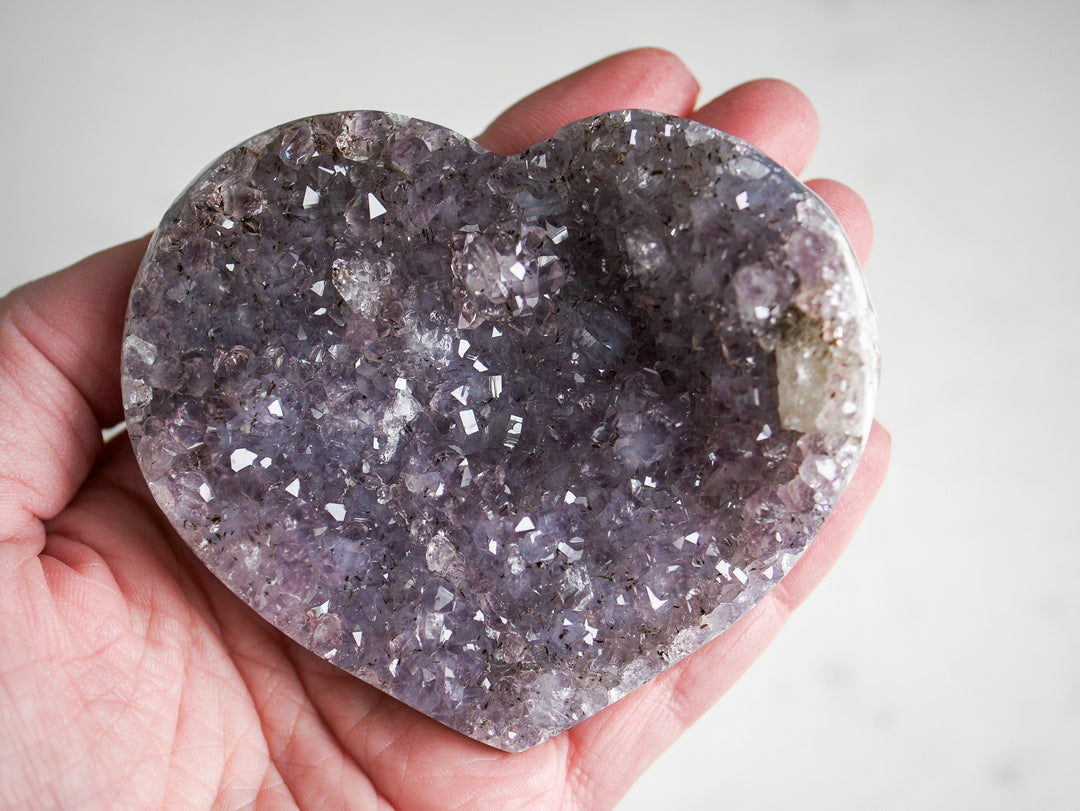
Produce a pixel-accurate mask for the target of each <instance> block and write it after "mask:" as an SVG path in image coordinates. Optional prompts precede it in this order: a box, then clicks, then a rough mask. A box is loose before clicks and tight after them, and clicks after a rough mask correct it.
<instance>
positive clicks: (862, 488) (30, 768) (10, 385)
mask: <svg viewBox="0 0 1080 811" xmlns="http://www.w3.org/2000/svg"><path fill="white" fill-rule="evenodd" d="M696 95H697V84H696V82H695V81H694V79H693V77H692V76H691V75H690V74H689V73H688V72H687V70H686V68H685V67H684V66H683V65H682V63H681V62H679V61H678V59H676V58H675V57H673V56H671V55H670V54H667V53H665V52H662V51H655V50H641V51H633V52H628V53H625V54H620V55H618V56H615V57H611V58H610V59H607V60H605V61H603V62H600V63H597V64H595V65H592V66H590V67H588V68H585V69H584V70H582V71H580V72H579V73H576V74H574V75H572V76H570V77H567V78H565V79H562V80H560V81H559V82H556V83H555V84H553V85H550V86H549V87H546V88H544V89H543V90H540V91H538V92H537V93H535V94H533V95H532V96H530V97H529V98H527V99H525V100H523V101H521V102H519V103H518V104H516V105H515V106H513V107H512V108H510V109H509V110H507V111H506V112H505V113H504V114H503V115H502V116H500V117H499V118H498V119H497V120H496V121H495V122H494V123H493V124H492V125H491V127H489V129H488V130H487V132H486V133H485V134H484V135H483V136H482V137H481V138H480V141H481V143H483V144H484V145H485V146H487V147H488V148H490V149H494V150H497V151H500V152H505V153H513V152H517V151H519V150H521V149H524V148H526V147H528V146H530V145H532V144H533V143H535V142H536V141H539V140H542V139H544V138H546V137H548V136H549V135H550V134H551V133H552V132H554V131H555V130H556V129H558V128H559V127H560V126H562V125H563V124H565V123H568V122H570V121H573V120H577V119H579V118H583V117H585V116H588V115H591V114H594V113H598V112H602V111H606V110H611V109H619V108H625V107H644V108H650V109H655V110H660V111H663V112H668V113H673V114H676V115H680V116H685V117H690V118H695V119H698V120H700V121H703V122H705V123H707V124H710V125H712V126H714V127H718V128H720V129H724V130H726V131H728V132H731V133H733V134H736V135H740V136H742V137H744V138H746V139H747V140H750V141H751V142H754V143H755V144H757V145H758V146H759V147H760V148H762V149H763V150H765V151H766V152H768V153H769V154H770V155H771V156H772V157H773V158H774V159H775V160H777V161H779V162H780V163H782V164H784V165H786V166H788V168H790V169H792V171H796V172H797V171H800V170H801V169H802V168H803V166H804V165H805V163H806V161H807V160H808V159H809V157H810V153H811V152H812V150H813V147H814V143H815V141H816V138H817V123H816V117H815V115H814V112H813V109H812V108H811V107H810V105H809V102H807V100H806V99H805V97H803V96H802V95H801V94H800V93H799V92H798V91H797V90H795V89H794V88H792V87H791V86H790V85H787V84H784V83H782V82H776V81H759V82H752V83H750V84H747V85H742V86H741V87H738V88H735V89H734V90H732V91H729V92H728V93H726V94H724V95H723V96H721V97H719V98H717V99H715V100H714V101H712V102H710V103H709V104H706V105H704V106H703V107H700V108H698V109H695V100H696ZM811 185H812V187H813V188H815V190H816V191H818V193H819V194H821V196H822V197H824V198H825V200H826V202H828V203H829V204H830V205H832V206H833V208H834V210H836V211H837V213H838V215H839V216H840V218H841V220H842V221H843V223H844V225H845V227H846V228H847V230H848V233H849V235H850V236H851V239H852V242H853V243H854V245H855V248H856V250H857V252H858V253H859V254H860V255H861V256H862V257H863V258H865V256H866V254H867V252H868V251H869V242H870V225H869V218H868V216H867V214H866V211H865V208H864V207H863V205H862V203H861V201H860V200H859V199H858V197H856V196H855V195H854V193H852V192H851V191H849V190H848V189H847V188H846V187H845V186H842V185H841V184H838V183H834V182H831V181H818V182H816V183H812V184H811ZM145 245H146V243H145V240H138V241H136V242H133V243H128V244H126V245H122V246H119V247H117V248H113V249H111V250H108V251H105V252H103V253H100V254H98V255H96V256H93V257H90V258H89V259H86V260H84V261H82V262H80V263H79V264H77V265H75V266H74V267H72V268H69V269H67V270H65V271H62V272H60V273H58V274H55V275H53V276H50V277H48V278H45V279H42V280H40V281H38V282H35V283H33V284H31V285H28V286H26V287H24V288H21V289H19V290H17V291H15V292H14V293H12V294H11V295H10V296H8V297H7V298H5V299H4V300H3V301H2V302H0V806H3V807H18V808H34V807H39V806H41V807H44V806H49V807H51V806H62V807H69V806H74V805H89V806H92V807H97V806H100V807H108V808H121V807H140V808H141V807H150V806H153V807H160V806H166V807H169V808H178V807H188V806H191V807H207V806H215V807H223V808H228V807H241V806H249V805H253V804H256V805H259V806H260V807H261V806H266V807H270V808H276V807H290V806H294V805H298V806H300V807H305V808H309V807H319V808H322V807H340V806H351V807H359V808H367V807H400V808H440V809H441V808H458V807H479V808H500V809H502V808H515V807H522V806H527V807H540V808H543V807H550V808H573V807H582V808H596V807H608V806H611V805H613V804H614V803H615V802H616V801H617V800H618V798H619V797H620V796H621V795H622V794H623V792H624V791H625V790H626V788H627V787H628V786H629V785H630V783H632V782H633V780H634V778H635V777H636V776H637V775H638V774H640V773H641V771H642V770H643V769H644V768H645V767H646V766H647V765H648V764H649V763H650V762H651V761H652V760H653V759H654V758H655V757H656V756H657V755H658V754H659V753H660V752H661V751H662V750H663V749H664V748H665V747H666V746H667V745H668V744H670V743H671V741H672V740H674V738H675V737H677V736H678V735H679V733H680V732H682V730H684V729H685V728H686V727H687V726H688V725H689V724H690V723H692V722H693V720H694V719H695V718H696V717H697V716H698V715H700V714H701V713H702V712H703V711H704V710H705V709H706V708H707V707H708V706H709V705H710V704H712V703H713V702H714V701H715V700H716V699H717V698H718V697H719V696H720V695H721V694H722V693H723V692H724V690H725V689H726V688H727V687H728V686H729V685H730V684H731V683H732V682H733V681H734V680H735V679H736V678H738V676H739V675H740V674H741V673H742V672H743V671H744V670H745V669H746V667H747V666H748V665H749V664H750V662H752V661H753V659H754V658H755V657H756V656H757V654H758V653H759V652H760V651H761V650H762V649H763V648H764V647H765V645H766V644H767V643H768V642H769V640H770V639H771V638H772V636H773V635H774V634H775V633H776V631H777V630H778V629H779V627H780V625H781V624H782V623H783V621H784V618H785V617H786V615H787V613H788V612H789V611H790V609H791V608H792V607H793V606H794V605H796V604H797V603H798V602H799V601H800V600H801V599H802V598H803V597H804V596H805V595H806V594H807V593H808V592H809V591H810V589H811V588H813V586H814V585H815V584H816V582H817V581H818V579H820V577H821V576H822V575H823V574H824V572H825V571H826V570H827V569H828V568H829V566H830V565H831V564H832V562H833V561H834V560H835V558H836V556H837V555H838V554H839V553H840V551H841V550H842V549H843V547H844V545H845V544H846V542H847V540H848V539H849V538H850V536H851V534H852V533H853V532H854V529H855V527H856V525H857V524H858V522H859V520H860V519H861V517H862V514H863V513H864V512H865V509H866V507H867V506H868V504H869V501H870V499H871V498H872V496H873V494H874V493H875V492H876V490H877V488H878V486H879V485H880V482H881V478H882V476H883V475H884V470H885V466H886V463H887V456H888V438H887V436H886V435H885V433H884V432H883V431H881V430H880V429H879V428H877V427H876V426H875V429H874V431H873V433H872V435H871V438H870V444H869V447H868V449H867V452H866V455H865V457H864V459H863V462H862V463H861V464H860V466H859V469H858V472H857V473H856V477H855V480H854V481H853V483H852V485H851V487H850V488H849V489H848V491H847V493H846V494H845V496H844V498H843V500H842V501H841V504H840V505H839V506H838V507H837V509H836V511H835V512H834V514H833V515H832V516H831V517H830V519H829V521H828V523H827V524H826V526H825V528H824V529H823V530H822V532H821V533H820V535H819V537H818V539H817V540H816V541H815V543H814V544H813V546H812V547H811V548H810V550H809V551H808V552H807V554H806V555H805V556H804V558H803V559H802V560H801V561H800V563H799V564H798V565H797V566H796V568H795V569H794V570H793V571H792V573H791V574H790V575H789V576H788V578H787V579H785V580H784V582H783V583H782V584H781V585H780V586H779V587H778V588H777V589H775V590H774V591H773V592H772V593H771V594H770V595H769V597H767V598H766V599H765V600H763V601H762V602H761V603H760V604H759V605H758V606H757V607H756V608H754V609H753V610H752V611H751V612H750V613H749V614H748V615H747V616H746V617H744V618H743V619H742V620H741V621H740V622H739V623H737V624H736V625H735V626H734V627H733V628H732V629H730V630H729V631H728V632H727V633H725V634H723V635H722V636H721V637H720V638H718V639H717V640H715V641H714V642H712V643H710V644H709V645H707V646H706V647H705V648H703V649H702V650H701V651H699V652H698V653H696V654H694V655H693V656H691V657H689V658H688V659H687V660H685V661H683V662H682V663H680V664H679V665H676V666H675V667H673V668H671V669H670V670H669V671H667V672H666V673H664V674H663V675H661V676H660V677H659V678H657V679H656V680H655V681H653V682H652V683H650V684H648V685H646V686H645V687H643V688H641V689H640V690H638V691H636V692H635V693H633V694H632V695H630V696H629V697H627V698H626V699H623V700H622V701H620V702H618V703H616V704H615V705H613V706H611V707H609V708H608V709H606V710H604V711H602V712H600V713H598V714H597V715H595V716H593V717H592V718H590V719H588V720H587V721H585V722H583V723H581V724H579V725H578V726H576V727H574V728H572V729H570V730H569V731H567V732H565V733H563V734H561V735H558V736H557V737H555V738H554V739H552V740H550V741H548V742H547V743H545V744H542V745H540V746H537V747H535V748H533V749H530V750H528V751H527V752H524V753H522V754H517V755H508V754H505V753H503V752H498V751H496V750H494V749H490V748H488V747H486V746H484V745H482V744H479V743H476V742H474V741H471V740H469V739H467V738H465V737H463V736H461V735H459V734H457V733H455V732H452V731H450V730H448V729H447V728H445V727H442V726H440V725H439V724H437V723H435V722H434V721H431V720H430V719H428V718H426V717H424V716H422V715H421V714H419V713H417V712H415V711H413V710H411V709H409V708H408V707H406V706H404V705H402V704H400V703H399V702H397V701H395V700H393V699H391V698H388V697H387V696H385V695H383V694H382V693H380V692H378V691H377V690H375V689H374V688H371V687H369V686H367V685H366V684H363V683H361V682H359V681H357V680H356V679H354V678H353V677H351V676H349V675H347V674H345V673H343V672H342V671H340V670H337V669H336V668H334V667H333V666H331V665H329V664H327V663H326V662H324V661H322V660H321V659H319V658H318V657H316V656H314V655H312V654H310V653H308V652H307V651H305V650H303V649H302V648H300V647H298V646H297V645H296V644H295V643H293V642H292V641H290V640H289V639H287V638H286V637H285V636H283V635H282V634H281V633H279V632H278V631H276V630H275V629H273V628H272V627H271V626H269V625H268V624H267V623H265V622H264V621H262V620H261V619H260V618H258V617H257V616H256V615H254V614H253V613H252V612H251V611H250V610H249V609H247V608H246V607H245V606H244V605H243V604H242V603H241V602H240V601H239V600H238V599H237V598H236V597H235V596H233V595H232V594H231V593H230V592H229V591H228V590H227V589H225V588H224V587H223V586H222V585H220V584H219V583H218V582H217V581H216V580H215V579H214V578H213V577H212V576H211V575H210V574H209V573H208V572H206V571H205V570H204V569H203V568H202V567H201V565H200V564H199V563H198V562H197V561H196V560H195V558H194V556H193V555H192V554H191V553H190V552H189V551H188V550H187V548H186V547H185V546H184V545H183V544H182V543H181V542H180V541H179V539H178V538H177V537H176V535H175V534H174V533H173V531H172V530H171V529H170V527H169V525H168V523H167V522H166V520H165V519H164V517H163V516H162V515H161V513H160V512H159V511H158V509H157V507H156V506H155V504H154V503H153V500H152V499H151V497H150V494H149V492H148V491H147V489H146V486H145V484H144V483H143V480H142V477H141V475H140V473H139V470H138V467H137V465H136V463H135V459H134V456H133V455H132V452H131V447H130V445H129V444H128V442H127V438H126V436H125V435H123V434H122V435H120V436H119V437H117V438H115V439H113V440H112V441H110V442H108V443H107V444H103V442H102V438H101V428H102V427H103V426H109V425H112V424H115V423H117V422H118V421H119V420H120V419H121V416H122V414H121V406H120V394H119V355H120V335H121V330H122V323H123V318H124V309H125V305H126V299H127V293H128V290H129V288H130V285H131V282H132V279H133V277H134V274H135V270H136V268H137V266H138V262H139V260H140V258H141V256H142V253H143V251H144V249H145Z"/></svg>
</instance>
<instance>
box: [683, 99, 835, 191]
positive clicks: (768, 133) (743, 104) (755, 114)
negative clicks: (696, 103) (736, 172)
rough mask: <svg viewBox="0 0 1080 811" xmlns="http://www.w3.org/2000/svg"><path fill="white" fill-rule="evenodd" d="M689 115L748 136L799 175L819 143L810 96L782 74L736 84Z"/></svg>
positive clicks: (759, 147)
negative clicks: (781, 79) (781, 75)
mask: <svg viewBox="0 0 1080 811" xmlns="http://www.w3.org/2000/svg"><path fill="white" fill-rule="evenodd" d="M690 117H691V118H693V119H694V120H695V121H700V122H701V123H702V124H708V125H709V126H710V127H715V128H716V129H718V130H723V131H724V132H728V133H731V134H732V135H736V136H738V137H739V138H742V139H743V140H745V141H749V142H750V143H751V144H753V145H754V146H756V147H757V148H758V149H760V150H761V151H762V152H764V153H765V154H766V155H768V156H769V157H770V158H772V159H773V160H774V161H776V162H777V163H779V164H780V165H781V166H784V167H785V168H787V169H788V170H789V171H790V172H792V173H793V174H796V175H797V174H799V172H801V171H802V170H803V169H805V168H806V164H807V163H809V161H810V156H811V155H813V154H814V148H815V147H816V146H817V142H818V117H817V113H816V112H815V111H814V106H813V105H812V104H811V103H810V99H808V98H807V97H806V96H805V95H804V94H803V92H802V91H801V90H799V89H798V88H797V87H795V86H794V85H792V84H788V83H787V82H783V81H780V80H779V79H757V80H756V81H753V82H747V83H746V84H742V85H739V86H738V87H734V88H732V89H731V90H729V91H727V92H726V93H724V94H723V95H722V96H718V97H717V98H715V99H713V100H712V101H710V102H709V103H708V104H706V105H704V106H703V107H701V108H699V109H698V110H696V111H695V112H694V113H693V114H692V115H691V116H690Z"/></svg>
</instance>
